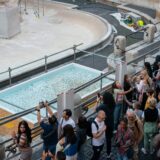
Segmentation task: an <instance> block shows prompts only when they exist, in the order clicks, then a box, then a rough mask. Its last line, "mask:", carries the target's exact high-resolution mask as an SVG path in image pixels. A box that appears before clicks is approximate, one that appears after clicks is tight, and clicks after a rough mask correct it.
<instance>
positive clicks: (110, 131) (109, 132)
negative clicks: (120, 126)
mask: <svg viewBox="0 0 160 160" xmlns="http://www.w3.org/2000/svg"><path fill="white" fill-rule="evenodd" d="M112 136H113V129H112V128H110V127H108V128H107V130H106V144H107V155H109V154H110V153H111V144H112V142H111V139H112Z"/></svg>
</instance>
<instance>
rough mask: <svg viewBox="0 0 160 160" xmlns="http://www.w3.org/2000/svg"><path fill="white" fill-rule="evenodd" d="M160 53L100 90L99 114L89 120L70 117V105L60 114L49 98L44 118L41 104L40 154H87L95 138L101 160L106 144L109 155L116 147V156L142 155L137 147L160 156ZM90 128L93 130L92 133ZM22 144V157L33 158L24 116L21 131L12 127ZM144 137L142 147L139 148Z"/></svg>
mask: <svg viewBox="0 0 160 160" xmlns="http://www.w3.org/2000/svg"><path fill="white" fill-rule="evenodd" d="M159 58H160V57H158V58H157V59H156V61H155V63H154V65H153V67H151V65H150V63H149V62H145V64H144V66H145V67H144V69H143V70H142V71H141V72H140V74H139V75H136V76H134V77H130V76H129V75H125V76H124V84H120V82H119V81H115V82H114V83H113V87H112V89H113V91H112V93H110V92H104V93H103V95H99V94H98V95H97V104H96V107H95V111H96V112H97V114H96V117H95V118H93V117H92V118H90V121H89V120H88V119H87V118H86V117H84V116H80V117H78V121H77V122H75V121H74V120H73V119H72V111H71V110H70V109H65V110H64V111H63V114H62V118H61V119H60V120H57V117H56V115H55V114H54V113H53V112H52V110H51V108H50V106H49V105H48V103H47V102H45V103H44V104H43V105H44V107H46V109H47V111H48V114H49V118H47V119H42V118H41V106H40V105H38V106H37V109H36V110H37V120H38V123H39V125H40V127H41V128H42V129H43V133H42V135H41V138H42V139H43V153H42V160H87V158H86V157H85V154H84V152H85V151H84V149H85V145H86V141H87V139H88V137H90V138H91V145H92V150H93V155H92V156H91V157H90V160H98V159H99V158H100V156H101V151H102V150H103V148H104V145H105V144H106V154H107V159H110V158H111V156H112V152H113V151H112V149H113V146H114V149H116V150H117V155H116V158H115V159H117V160H129V159H133V160H138V153H139V152H143V154H150V155H152V154H154V153H155V154H156V156H157V159H160V132H159V128H160V59H159ZM90 132H91V133H90ZM12 137H13V140H14V142H15V143H16V144H17V146H18V147H19V150H20V153H21V154H20V160H31V156H32V148H31V142H32V136H31V129H30V128H29V126H28V123H27V122H26V121H22V122H20V123H19V126H18V132H17V134H16V133H15V132H13V133H12ZM140 143H143V147H142V148H140Z"/></svg>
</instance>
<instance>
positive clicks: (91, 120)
mask: <svg viewBox="0 0 160 160" xmlns="http://www.w3.org/2000/svg"><path fill="white" fill-rule="evenodd" d="M92 123H94V124H95V126H96V128H97V130H98V129H99V126H98V124H97V122H96V121H95V118H93V117H91V118H89V119H88V121H87V136H88V137H91V138H93V134H92Z"/></svg>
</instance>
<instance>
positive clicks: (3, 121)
mask: <svg viewBox="0 0 160 160" xmlns="http://www.w3.org/2000/svg"><path fill="white" fill-rule="evenodd" d="M113 72H114V71H112V72H109V73H105V74H103V75H100V76H98V77H96V78H94V79H93V80H91V81H89V82H87V83H85V84H83V85H81V86H79V87H77V88H75V89H74V91H75V93H77V92H78V91H80V90H82V89H84V88H86V87H87V86H89V85H91V84H93V83H95V82H97V81H99V80H100V79H102V78H104V77H105V76H107V75H109V74H111V73H113ZM55 102H57V98H55V99H54V100H52V101H50V102H49V105H51V104H53V103H55ZM35 110H36V107H33V108H30V109H28V110H25V111H22V112H19V113H17V114H14V115H12V116H11V115H10V116H8V117H4V118H3V120H2V121H0V126H1V125H4V124H5V123H8V122H10V121H12V120H15V119H17V118H20V117H22V116H25V115H27V114H29V113H32V112H34V111H35ZM4 119H5V120H4Z"/></svg>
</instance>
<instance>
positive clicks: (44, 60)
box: [0, 43, 83, 85]
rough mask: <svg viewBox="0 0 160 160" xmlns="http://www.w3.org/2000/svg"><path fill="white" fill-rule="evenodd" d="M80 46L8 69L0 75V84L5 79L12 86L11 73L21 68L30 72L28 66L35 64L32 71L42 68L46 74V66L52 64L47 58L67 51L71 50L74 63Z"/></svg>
mask: <svg viewBox="0 0 160 160" xmlns="http://www.w3.org/2000/svg"><path fill="white" fill-rule="evenodd" d="M82 44H83V43H80V44H77V45H73V47H69V48H66V49H64V50H61V51H59V52H56V53H53V54H50V55H45V56H44V57H42V58H39V59H37V60H35V61H32V62H29V63H26V64H23V65H20V66H17V67H14V68H11V67H9V68H8V70H6V71H4V72H1V73H0V76H2V78H1V80H0V82H1V81H4V80H6V79H9V84H10V85H11V84H12V78H13V75H12V73H13V71H16V70H18V69H21V70H22V68H24V67H28V69H27V71H30V70H31V69H30V67H29V66H30V65H36V63H37V65H36V66H34V69H36V68H38V67H43V66H44V72H47V71H48V64H50V63H52V62H49V63H48V61H49V58H52V57H53V56H55V55H58V54H59V53H63V52H66V51H69V50H72V51H73V54H74V61H75V59H76V48H77V47H79V46H81V45H82ZM38 63H39V64H38ZM23 73H24V71H23ZM5 74H8V78H6V76H5ZM19 74H20V73H19V72H18V73H17V74H16V75H14V77H15V76H18V75H19ZM21 74H22V73H21ZM3 75H4V76H3ZM3 77H4V78H3Z"/></svg>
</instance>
